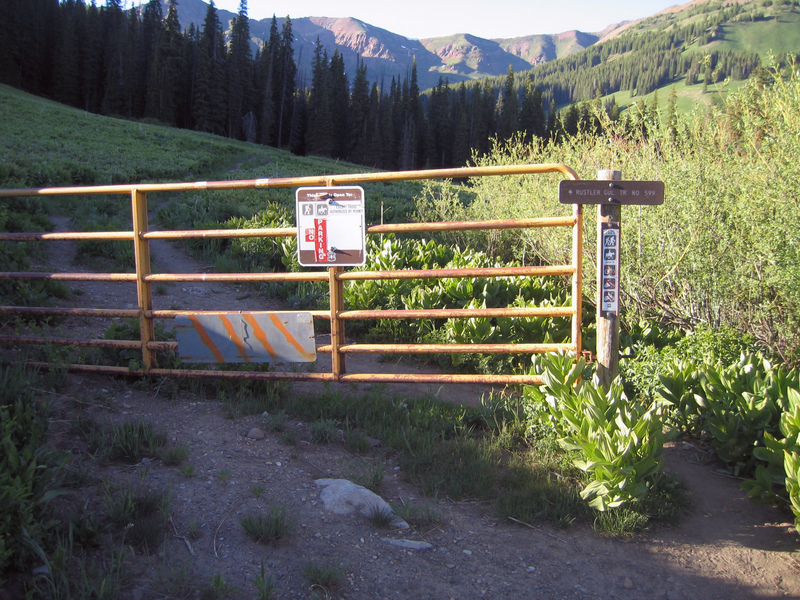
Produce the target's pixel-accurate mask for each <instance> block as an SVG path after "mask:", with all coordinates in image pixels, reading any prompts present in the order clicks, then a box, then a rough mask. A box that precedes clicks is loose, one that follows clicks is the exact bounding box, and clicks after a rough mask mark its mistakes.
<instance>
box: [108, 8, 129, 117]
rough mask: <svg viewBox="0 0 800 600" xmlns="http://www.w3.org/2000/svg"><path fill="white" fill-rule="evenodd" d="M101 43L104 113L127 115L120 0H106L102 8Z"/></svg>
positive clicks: (124, 34) (125, 45) (125, 39)
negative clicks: (103, 72) (102, 49)
mask: <svg viewBox="0 0 800 600" xmlns="http://www.w3.org/2000/svg"><path fill="white" fill-rule="evenodd" d="M102 14H103V47H104V48H105V50H106V54H105V64H104V65H103V66H104V71H105V86H104V90H103V105H102V110H103V113H104V114H107V115H119V116H123V115H127V112H128V111H127V110H126V106H125V104H126V103H125V99H126V94H125V89H126V81H125V79H126V77H127V76H128V73H127V72H126V67H127V66H128V65H127V60H126V59H127V56H126V48H128V42H129V40H128V32H127V27H126V25H127V22H126V19H125V15H124V14H123V12H122V3H121V0H107V4H106V7H105V9H104V10H103V13H102Z"/></svg>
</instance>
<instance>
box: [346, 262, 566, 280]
mask: <svg viewBox="0 0 800 600" xmlns="http://www.w3.org/2000/svg"><path fill="white" fill-rule="evenodd" d="M574 272H575V269H574V268H573V267H572V266H571V265H556V266H537V267H485V268H474V269H402V270H399V271H348V272H346V273H341V274H340V275H339V276H338V277H337V279H340V280H341V281H363V280H366V279H458V278H461V277H530V276H534V277H544V276H548V275H552V276H555V275H572V274H573V273H574Z"/></svg>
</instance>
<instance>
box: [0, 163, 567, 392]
mask: <svg viewBox="0 0 800 600" xmlns="http://www.w3.org/2000/svg"><path fill="white" fill-rule="evenodd" d="M541 173H561V174H563V175H564V176H566V177H568V178H569V179H577V176H576V174H575V172H574V171H573V170H572V169H570V168H569V167H566V166H565V165H562V164H539V165H516V166H498V167H468V168H461V169H436V170H424V171H403V172H389V173H366V174H355V175H330V176H329V175H321V176H312V177H294V178H281V179H254V180H241V181H215V182H194V183H163V184H158V183H156V184H130V185H107V186H88V187H62V188H40V189H10V190H0V198H9V197H23V196H28V197H30V196H62V195H87V194H104V195H108V194H117V195H127V196H130V198H131V211H132V222H133V229H132V231H120V232H93V233H91V232H64V233H0V241H51V240H107V241H108V240H127V241H131V242H133V246H134V254H135V264H136V272H135V273H86V272H80V273H45V272H28V273H23V272H0V280H28V281H35V280H55V281H115V282H128V283H130V284H135V285H136V290H137V298H138V308H136V309H124V308H119V309H110V308H47V307H19V306H0V314H5V315H20V316H81V317H100V318H115V317H117V318H134V319H138V320H139V324H140V335H141V337H140V339H139V340H131V341H124V340H105V339H77V338H58V337H35V336H21V335H3V336H0V343H2V344H5V345H17V344H49V345H53V346H79V347H98V348H117V349H140V350H141V354H142V363H141V364H142V367H141V368H140V369H129V368H126V367H117V366H102V365H82V364H70V365H67V368H69V369H70V370H71V371H77V372H94V373H106V374H125V375H139V376H153V377H199V378H231V379H270V380H292V381H333V382H397V381H405V382H416V383H437V382H441V383H456V382H457V383H488V384H535V383H540V379H539V377H538V376H535V375H514V374H495V375H480V374H463V373H462V374H420V373H351V372H348V370H347V368H346V357H347V355H348V354H359V353H370V354H398V353H399V354H441V353H462V354H467V353H485V354H525V353H527V354H533V353H543V352H555V351H571V352H574V353H575V354H576V355H578V354H580V353H581V285H582V282H581V262H582V228H583V227H582V212H581V206H580V205H574V208H573V214H572V216H570V217H541V218H529V219H509V220H492V221H463V222H447V223H400V224H382V225H372V226H369V227H367V230H366V233H367V235H375V234H387V233H413V232H437V231H453V230H479V229H512V228H534V227H568V228H571V229H572V261H571V264H565V265H551V266H523V267H495V268H471V269H425V270H398V271H363V270H346V269H344V268H343V267H331V268H329V269H328V270H327V271H305V272H300V273H184V274H167V273H153V272H151V263H150V241H151V240H158V239H163V240H176V239H188V238H244V237H281V236H287V237H288V236H296V235H297V230H296V229H295V228H286V229H241V230H234V229H224V230H193V231H152V230H150V229H149V227H148V219H147V194H148V193H151V192H152V193H155V192H191V191H198V190H237V189H268V188H291V187H302V186H327V187H330V186H338V185H341V186H343V185H354V184H362V183H365V184H368V183H373V182H386V181H408V180H424V179H456V178H471V177H485V176H504V175H521V174H541ZM509 276H514V277H545V276H570V277H571V279H572V303H571V306H566V307H530V308H518V307H506V308H475V309H473V308H462V309H431V310H348V309H347V308H346V307H345V306H344V295H343V286H344V283H345V282H346V281H364V280H383V279H420V280H422V279H437V278H459V277H486V278H491V277H509ZM289 280H293V281H319V282H327V284H328V286H329V291H330V307H329V309H328V310H320V311H309V312H310V313H311V314H312V315H313V317H314V319H325V320H329V321H330V331H331V336H330V343H329V344H318V345H317V346H316V351H317V353H329V354H330V355H331V369H330V372H324V373H323V372H302V371H295V370H292V371H241V370H225V369H221V368H220V369H213V370H194V369H191V370H190V369H164V368H159V367H158V366H157V364H156V360H155V355H156V352H157V351H165V350H168V351H175V350H177V347H178V344H177V342H171V341H157V340H156V339H155V327H154V324H155V321H156V320H157V319H175V318H176V317H178V316H180V315H198V314H202V313H204V312H211V311H192V310H167V309H163V308H156V307H155V306H154V303H153V293H152V286H153V284H158V283H159V282H203V283H212V282H236V283H244V282H267V281H273V282H274V281H289ZM217 312H218V311H217ZM498 317H518V318H524V317H566V318H570V319H571V321H572V327H571V329H572V335H571V341H570V343H562V344H547V343H538V344H537V343H515V344H359V343H348V342H347V341H346V339H345V323H346V322H347V321H349V320H356V319H453V318H464V319H468V318H498ZM31 364H33V365H35V366H39V367H43V368H47V367H49V366H51V365H49V364H48V363H31Z"/></svg>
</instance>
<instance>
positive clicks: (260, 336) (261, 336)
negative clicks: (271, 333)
mask: <svg viewBox="0 0 800 600" xmlns="http://www.w3.org/2000/svg"><path fill="white" fill-rule="evenodd" d="M242 316H243V317H244V320H245V321H247V322H248V323H250V325H251V327H252V328H253V335H255V336H256V339H257V340H258V341H259V342H261V345H262V346H264V348H265V349H266V351H267V352H269V355H270V357H272V360H273V361H274V360H275V350H274V349H273V348H272V346H270V344H269V342H268V341H267V334H266V333H264V330H263V329H261V327H259V325H258V321H256V319H255V317H254V316H253V315H250V314H245V315H242Z"/></svg>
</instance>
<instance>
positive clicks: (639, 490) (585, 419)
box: [529, 354, 665, 511]
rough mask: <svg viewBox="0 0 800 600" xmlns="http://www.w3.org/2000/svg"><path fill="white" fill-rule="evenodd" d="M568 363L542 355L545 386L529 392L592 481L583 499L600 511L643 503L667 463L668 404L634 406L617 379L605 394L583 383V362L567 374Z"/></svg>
mask: <svg viewBox="0 0 800 600" xmlns="http://www.w3.org/2000/svg"><path fill="white" fill-rule="evenodd" d="M568 359H570V357H569V355H568V354H562V355H561V356H560V357H556V358H551V357H549V356H544V357H541V358H540V360H539V361H538V363H537V365H536V370H537V371H538V372H539V373H540V374H541V376H542V380H543V385H542V387H541V390H538V391H537V392H531V393H533V394H534V396H538V398H539V399H540V400H543V401H545V402H546V403H547V406H548V408H549V410H550V413H551V415H552V416H553V418H554V421H555V424H556V426H557V427H558V429H559V431H560V432H561V434H562V436H563V437H562V438H561V440H560V443H561V445H562V446H563V447H564V448H565V449H567V450H568V451H571V452H573V453H575V455H576V456H575V458H573V464H574V465H575V466H576V467H578V468H579V469H581V470H583V471H585V472H586V473H588V474H589V476H590V478H591V480H590V482H589V484H588V485H587V486H586V487H585V488H584V489H583V491H581V497H582V498H583V499H584V500H586V501H587V502H588V503H589V505H590V506H591V507H592V508H595V509H597V510H599V511H606V510H609V509H612V508H617V507H620V506H623V505H625V504H627V503H630V502H636V501H638V500H641V499H642V498H644V497H645V495H646V494H647V493H648V491H649V489H650V488H651V487H652V485H653V482H654V478H655V477H656V476H657V474H658V473H659V471H660V470H661V467H662V464H663V444H664V438H665V436H664V433H663V419H662V413H663V411H664V408H665V402H663V401H656V402H653V403H651V404H649V405H646V404H643V403H637V402H630V401H629V400H628V399H627V398H626V397H625V394H624V391H623V388H622V384H621V383H620V382H619V380H617V381H615V382H613V383H612V384H611V385H610V386H609V389H608V390H605V389H603V388H602V387H601V386H599V385H597V384H596V382H588V381H586V380H584V379H581V373H582V372H583V369H584V366H585V364H584V362H583V359H578V360H577V361H575V362H574V364H573V365H572V367H571V368H569V370H567V366H568V363H567V360H568ZM570 360H571V359H570ZM530 389H531V388H529V390H530ZM534 389H535V388H534Z"/></svg>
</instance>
